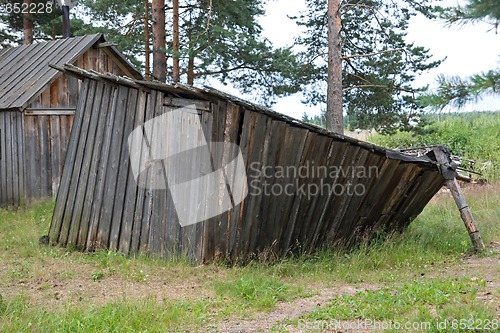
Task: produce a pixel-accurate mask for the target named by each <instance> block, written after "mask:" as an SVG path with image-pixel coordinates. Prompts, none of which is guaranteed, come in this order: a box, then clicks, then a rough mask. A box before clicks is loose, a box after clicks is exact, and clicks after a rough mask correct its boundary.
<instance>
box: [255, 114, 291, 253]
mask: <svg viewBox="0 0 500 333" xmlns="http://www.w3.org/2000/svg"><path fill="white" fill-rule="evenodd" d="M286 127H287V126H286V124H285V123H282V122H277V121H271V122H270V124H269V125H268V126H267V129H268V130H267V131H266V133H265V139H264V149H263V153H262V157H261V159H260V161H255V162H257V163H255V165H254V166H253V167H251V168H250V170H249V175H248V177H249V178H250V181H249V184H250V192H249V195H256V193H253V192H254V191H255V189H254V188H253V186H252V183H251V182H252V181H255V180H258V181H257V182H256V183H260V184H259V185H261V186H262V185H264V183H265V185H266V187H265V189H266V192H267V193H266V192H264V191H263V192H262V194H261V195H259V196H257V197H258V200H257V202H256V205H257V207H258V209H259V213H258V214H257V216H256V217H255V219H254V220H253V221H252V223H253V224H254V226H253V229H252V233H253V238H252V240H251V242H250V252H255V253H260V252H263V251H269V250H270V247H271V245H273V243H275V240H276V237H277V233H279V232H278V230H277V229H278V228H279V225H280V219H281V216H279V214H278V210H279V209H280V207H279V205H281V204H282V202H283V200H285V199H286V198H285V196H286V194H285V193H282V194H281V195H274V194H273V191H274V189H280V190H281V189H283V185H284V184H285V182H286V180H285V179H284V178H283V177H279V178H276V177H275V176H276V172H277V169H276V166H281V165H280V162H281V161H279V158H280V152H281V151H282V149H281V148H282V147H281V145H277V144H276V142H283V141H284V138H285V132H286ZM252 163H254V162H252ZM255 166H258V167H260V168H261V170H260V172H258V173H260V175H259V176H260V177H259V178H255V177H253V175H252V174H251V173H252V171H253V172H256V173H257V171H256V170H254V169H255ZM262 168H264V169H262ZM270 168H271V169H270ZM268 170H272V171H268ZM267 174H270V175H271V177H266V175H267ZM275 184H276V187H275ZM269 191H270V192H269ZM277 227H278V228H277Z"/></svg>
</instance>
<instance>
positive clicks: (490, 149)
mask: <svg viewBox="0 0 500 333" xmlns="http://www.w3.org/2000/svg"><path fill="white" fill-rule="evenodd" d="M428 117H429V120H430V121H435V122H434V123H433V124H431V125H427V126H425V127H424V128H423V129H422V130H421V131H420V132H419V133H406V132H398V133H396V134H393V135H376V136H373V137H370V138H369V140H370V141H372V142H374V143H376V144H379V145H381V146H384V147H388V148H393V149H395V148H408V147H422V146H430V145H437V144H443V145H445V146H447V147H448V149H449V150H450V151H451V152H452V153H453V154H455V155H458V156H461V157H464V158H466V159H472V160H475V161H476V162H477V163H476V166H477V169H478V170H479V171H482V172H484V175H483V177H486V178H488V179H489V180H497V179H499V178H500V132H499V130H498V129H499V128H500V112H465V113H454V114H445V115H443V114H440V115H429V116H428ZM438 117H439V118H440V121H436V120H437V119H438ZM483 163H484V164H483Z"/></svg>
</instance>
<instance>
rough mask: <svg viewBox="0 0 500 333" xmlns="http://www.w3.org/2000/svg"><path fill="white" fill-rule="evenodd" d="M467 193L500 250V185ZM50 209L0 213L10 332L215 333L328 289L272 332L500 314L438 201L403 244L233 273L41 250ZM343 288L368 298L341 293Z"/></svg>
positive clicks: (395, 239) (3, 293)
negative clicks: (466, 265)
mask: <svg viewBox="0 0 500 333" xmlns="http://www.w3.org/2000/svg"><path fill="white" fill-rule="evenodd" d="M465 192H466V196H467V199H468V201H469V205H470V206H471V209H472V212H473V214H474V216H475V218H476V220H477V222H478V225H479V228H480V231H481V232H482V235H483V239H484V241H485V243H486V245H487V246H488V247H489V245H490V243H492V242H498V241H499V240H500V228H499V226H498V221H500V184H497V185H495V186H494V187H484V188H482V189H479V190H476V189H466V190H465ZM52 209H53V202H41V203H37V204H34V205H32V206H31V207H30V208H27V209H24V210H20V211H12V210H5V209H3V210H2V209H0V250H1V251H0V286H1V289H0V331H1V332H95V331H102V332H165V331H168V332H183V331H195V330H200V331H207V330H208V331H210V330H212V331H214V330H216V329H215V328H214V326H216V325H218V324H217V323H219V322H221V321H228V320H229V321H231V320H232V321H235V320H236V321H237V320H242V319H246V318H259V317H260V316H262V314H264V313H267V312H269V311H271V310H273V309H276V307H277V306H278V305H279V304H281V303H283V302H290V303H291V304H294V303H295V302H296V301H298V300H299V299H301V298H308V297H311V296H318V295H320V294H321V293H322V290H325V289H328V288H333V289H335V290H339V293H338V296H336V297H334V298H333V299H331V301H330V302H329V303H326V304H325V305H323V306H321V307H317V308H315V309H313V310H312V311H310V312H308V313H305V314H304V315H303V316H301V317H297V318H291V319H290V320H289V321H286V322H283V323H282V324H283V325H281V326H279V325H278V326H276V328H275V329H276V330H278V331H287V329H286V327H287V325H288V326H298V325H299V324H300V321H301V320H302V321H314V320H317V321H322V320H326V319H332V318H335V319H338V320H340V321H345V322H350V321H354V320H359V319H362V318H378V319H379V320H382V321H391V320H392V321H401V322H403V321H427V320H428V321H430V322H433V323H435V324H434V325H435V326H433V327H431V328H430V329H429V330H430V331H435V332H438V331H439V327H437V326H436V325H437V324H436V323H438V322H439V321H440V320H444V319H454V318H469V319H470V318H472V317H473V318H474V319H478V320H480V319H481V320H486V319H492V318H495V317H494V316H495V313H494V308H495V307H498V305H500V304H497V303H491V304H490V303H488V302H484V301H482V300H481V299H480V298H479V296H481V297H483V295H485V293H486V292H490V293H491V296H489V297H490V298H496V299H499V298H500V292H498V290H497V291H495V290H492V289H491V286H490V284H491V283H490V282H489V281H488V278H487V276H488V275H491V276H498V274H500V270H499V269H497V270H496V271H495V269H496V268H495V267H493V266H492V267H484V265H483V266H478V267H477V268H476V269H475V270H474V271H463V269H462V268H461V265H462V264H463V260H464V258H469V257H471V256H472V255H473V251H472V247H471V245H470V240H469V237H468V235H467V232H466V230H465V228H464V226H463V224H462V223H461V220H460V217H459V213H458V210H457V209H456V207H455V204H454V202H453V199H452V198H450V197H449V196H447V195H441V196H440V197H438V198H435V199H434V200H433V201H432V202H431V203H430V204H429V205H428V206H427V207H426V209H425V210H424V212H423V213H422V214H421V215H420V216H419V217H418V218H417V219H416V220H415V221H414V222H413V223H412V224H411V225H410V227H409V229H408V230H407V231H406V232H404V233H402V234H395V235H386V236H385V237H380V238H378V239H376V240H375V241H373V242H371V243H370V244H362V245H360V246H359V247H358V248H356V249H353V250H352V251H350V252H338V251H334V250H323V251H319V252H317V253H314V254H310V255H302V256H300V257H294V258H286V259H283V260H282V261H280V262H278V263H273V264H271V263H269V264H266V263H257V262H256V263H251V264H250V265H247V266H244V267H239V266H237V267H232V268H228V267H225V266H222V265H220V264H212V265H204V266H199V267H194V266H192V265H190V264H189V263H188V262H186V261H183V260H181V259H179V260H176V261H163V260H160V259H156V258H150V257H145V256H137V257H131V258H127V257H125V256H123V255H122V254H120V253H116V252H112V251H98V252H95V253H80V252H77V251H70V250H68V249H64V248H59V247H49V246H44V245H40V244H39V243H38V239H39V237H40V236H41V235H44V234H46V233H47V231H48V227H49V223H50V216H51V212H52ZM497 255H498V253H497V252H495V251H489V252H487V253H485V254H483V255H481V256H479V257H477V256H473V257H472V258H474V260H481V259H485V260H487V259H488V258H489V257H490V256H491V257H495V256H497ZM495 258H496V257H495ZM495 274H496V275H495ZM346 286H355V287H357V288H358V289H360V290H362V291H360V292H358V293H355V294H352V293H344V292H342V290H344V289H345V287H346ZM387 308H389V309H390V310H389V311H388V310H385V309H387ZM496 315H498V314H496ZM247 320H248V319H247ZM441 331H442V330H441Z"/></svg>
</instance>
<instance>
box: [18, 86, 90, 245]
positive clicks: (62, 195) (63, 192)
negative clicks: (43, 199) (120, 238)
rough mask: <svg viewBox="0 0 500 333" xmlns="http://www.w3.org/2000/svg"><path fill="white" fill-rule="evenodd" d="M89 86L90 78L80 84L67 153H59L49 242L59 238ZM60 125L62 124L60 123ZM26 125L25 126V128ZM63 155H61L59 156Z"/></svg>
mask: <svg viewBox="0 0 500 333" xmlns="http://www.w3.org/2000/svg"><path fill="white" fill-rule="evenodd" d="M89 88H93V87H92V86H91V81H90V80H85V82H84V83H83V84H82V91H81V99H80V100H79V102H78V107H77V110H79V111H80V112H77V113H76V116H75V123H74V126H73V129H72V132H71V138H70V140H69V141H68V148H67V149H69V152H70V153H68V154H66V153H62V154H61V155H65V157H64V161H65V162H64V168H63V172H62V176H61V182H60V186H59V191H58V192H57V199H56V205H55V207H54V214H53V215H52V223H51V225H50V230H49V240H50V242H51V243H57V242H58V240H59V236H60V233H61V228H62V225H63V217H64V211H65V208H66V203H67V202H68V194H69V186H70V184H71V182H72V179H71V178H72V175H73V169H74V168H73V167H74V165H75V159H76V150H77V147H78V137H79V136H80V130H81V126H82V121H83V115H84V110H85V103H86V101H87V97H88V91H89ZM27 119H28V117H25V120H27ZM61 126H62V124H61ZM27 127H28V126H25V128H27ZM63 128H65V126H62V128H61V135H62V134H63V133H64V131H63ZM61 157H63V156H61Z"/></svg>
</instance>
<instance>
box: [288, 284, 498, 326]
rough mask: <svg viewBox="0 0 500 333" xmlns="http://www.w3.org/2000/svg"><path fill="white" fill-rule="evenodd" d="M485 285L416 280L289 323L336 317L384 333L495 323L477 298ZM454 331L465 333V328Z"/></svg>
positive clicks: (336, 302) (346, 299)
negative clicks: (381, 329) (382, 328)
mask: <svg viewBox="0 0 500 333" xmlns="http://www.w3.org/2000/svg"><path fill="white" fill-rule="evenodd" d="M484 284H485V282H484V281H483V280H479V281H474V282H471V281H467V280H465V279H461V280H460V279H445V280H436V279H433V280H415V281H412V282H410V283H405V284H403V285H401V286H398V287H385V288H381V289H378V290H366V291H362V292H358V293H356V294H355V295H339V296H336V297H335V298H334V299H333V300H331V301H330V302H328V304H326V305H325V306H322V307H317V308H316V309H314V310H313V311H311V312H310V313H307V314H304V315H303V316H301V317H300V318H296V319H294V320H289V321H288V322H289V323H290V324H292V325H297V326H300V325H304V324H305V323H311V322H313V323H316V325H319V323H322V322H323V323H331V322H332V318H335V319H334V320H335V322H336V323H337V324H338V325H342V324H341V323H342V322H345V321H349V320H353V319H356V320H357V321H358V322H359V323H363V324H364V325H365V326H366V328H370V327H376V324H375V323H377V322H378V323H386V324H385V326H387V327H385V328H386V329H385V331H401V328H404V327H408V326H406V325H415V323H423V324H425V325H426V326H424V325H418V326H420V328H422V327H424V328H425V330H426V331H433V332H438V331H439V328H440V327H439V326H440V325H442V323H447V322H448V323H452V322H453V321H454V320H456V318H463V319H465V320H472V322H477V323H479V322H490V321H491V322H494V321H495V314H494V311H493V310H491V309H489V308H487V307H486V306H484V305H483V304H482V302H481V301H479V300H478V299H477V297H476V296H477V293H478V291H479V290H481V288H484ZM458 304H460V306H457V305H458ZM387 323H391V324H390V325H388V324H387ZM309 325H311V324H309ZM450 325H451V324H450ZM380 326H382V325H380ZM415 327H416V326H415ZM391 328H393V329H391ZM450 328H451V327H450ZM456 331H464V332H465V331H466V329H463V330H456Z"/></svg>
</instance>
